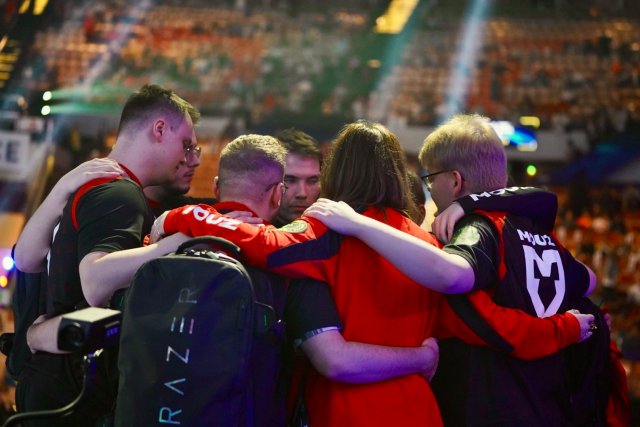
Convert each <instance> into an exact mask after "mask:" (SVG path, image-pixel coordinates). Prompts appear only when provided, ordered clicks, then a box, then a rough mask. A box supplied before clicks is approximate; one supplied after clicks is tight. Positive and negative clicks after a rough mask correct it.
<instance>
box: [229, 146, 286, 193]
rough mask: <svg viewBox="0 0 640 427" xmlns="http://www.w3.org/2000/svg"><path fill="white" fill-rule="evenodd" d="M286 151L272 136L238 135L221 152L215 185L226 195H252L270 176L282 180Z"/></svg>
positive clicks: (258, 190) (260, 189)
mask: <svg viewBox="0 0 640 427" xmlns="http://www.w3.org/2000/svg"><path fill="white" fill-rule="evenodd" d="M286 155H287V150H285V148H284V147H283V146H282V145H281V144H280V143H279V142H278V140H277V139H275V138H274V137H272V136H268V135H255V134H249V135H240V136H239V137H237V138H236V139H234V140H233V141H231V142H230V143H229V144H227V145H226V146H225V147H224V149H223V150H222V152H221V153H220V164H219V166H218V187H219V189H220V191H221V192H225V194H226V195H228V194H234V195H242V197H251V195H252V194H254V195H257V194H258V193H260V192H261V191H262V190H264V188H263V186H262V185H261V184H271V183H270V182H265V181H266V180H269V179H278V178H279V180H280V181H282V178H283V176H284V166H285V157H286Z"/></svg>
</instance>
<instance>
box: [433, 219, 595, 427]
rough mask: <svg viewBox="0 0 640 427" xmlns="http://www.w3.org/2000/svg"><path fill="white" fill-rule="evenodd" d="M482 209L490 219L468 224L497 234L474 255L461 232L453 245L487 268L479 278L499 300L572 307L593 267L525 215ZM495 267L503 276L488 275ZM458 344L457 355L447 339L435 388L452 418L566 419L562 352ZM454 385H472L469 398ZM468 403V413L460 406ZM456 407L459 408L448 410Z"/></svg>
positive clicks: (546, 311)
mask: <svg viewBox="0 0 640 427" xmlns="http://www.w3.org/2000/svg"><path fill="white" fill-rule="evenodd" d="M480 215H482V216H483V218H478V217H475V218H474V216H473V215H472V216H468V217H466V218H465V219H463V221H462V222H461V224H460V227H465V226H472V227H474V228H475V229H478V230H482V231H484V232H486V234H487V235H493V236H495V238H496V240H495V241H493V243H492V244H484V245H482V246H483V248H484V250H483V251H482V252H479V251H478V248H477V247H476V249H475V250H476V251H477V252H476V253H475V254H473V255H472V254H470V252H471V251H470V250H469V247H468V246H467V247H465V244H464V243H463V242H460V240H456V238H455V237H454V239H453V241H452V242H451V243H450V244H449V245H447V246H445V250H446V251H447V252H449V253H454V254H455V253H457V254H460V255H461V256H465V257H466V258H467V259H468V260H470V262H471V264H472V265H473V266H476V267H477V269H478V270H477V271H478V272H479V273H480V274H481V272H482V273H484V274H485V277H476V283H483V282H484V283H487V282H492V283H493V284H491V285H488V287H487V288H486V289H488V290H489V292H491V293H492V294H493V300H494V301H495V302H496V303H497V304H499V305H501V306H504V307H511V308H518V309H521V310H523V311H525V312H526V313H529V314H531V315H534V316H537V317H548V316H551V315H553V314H556V313H558V312H564V311H566V310H568V309H570V308H572V303H573V302H575V301H577V300H578V299H579V298H581V297H582V295H584V294H585V293H586V292H587V284H588V280H585V277H584V274H586V271H584V269H583V267H582V265H581V264H579V263H578V262H577V261H576V260H575V259H573V257H572V256H571V255H570V254H569V252H568V251H566V249H564V248H563V247H562V246H561V245H560V244H559V242H557V241H556V240H555V239H554V238H553V237H552V236H551V234H550V233H549V232H548V231H547V230H543V229H540V227H537V226H536V225H535V224H533V223H532V222H531V220H530V219H527V218H523V217H517V216H512V215H506V214H502V213H495V212H494V213H486V216H485V214H484V213H482V214H480ZM487 220H489V221H490V223H489V222H488V221H487ZM492 224H493V225H492ZM492 227H495V228H493V230H492V229H491V228H492ZM481 233H482V232H481ZM456 241H458V242H459V244H456ZM487 248H492V249H491V251H489V250H487ZM474 255H475V256H474ZM487 257H489V258H490V259H492V260H493V268H489V269H486V268H484V269H483V268H482V267H479V264H480V263H481V262H486V259H487ZM480 259H482V260H483V261H480ZM493 271H495V272H498V275H499V277H497V278H495V279H497V280H495V281H494V280H493V279H491V278H489V277H488V276H489V275H491V272H493ZM565 284H567V286H565ZM569 284H572V285H573V286H569ZM514 326H516V327H517V325H514ZM453 351H454V353H457V355H456V357H455V358H454V357H449V350H448V347H447V345H443V348H442V356H441V357H442V358H441V365H440V368H441V371H440V372H439V373H438V375H439V376H440V378H438V381H437V384H440V383H441V384H442V386H441V387H436V388H435V391H436V394H437V395H438V401H439V402H442V406H443V411H444V412H443V414H444V419H445V420H449V419H452V420H453V419H457V420H459V419H460V416H464V418H465V424H464V425H479V426H480V425H488V424H492V423H498V424H497V425H501V424H499V423H506V424H504V425H519V426H540V425H545V426H562V425H565V423H566V420H567V416H568V414H567V410H568V406H569V398H570V397H569V388H568V384H567V381H566V373H565V362H564V355H563V353H562V352H560V353H556V354H553V355H550V356H547V357H544V358H541V359H538V360H534V361H523V360H520V359H516V358H513V357H511V356H509V355H506V354H503V353H498V352H495V351H491V350H489V349H487V348H481V347H476V346H466V348H465V345H462V347H461V346H460V345H456V347H455V348H454V350H453ZM460 352H462V353H463V355H461V354H460ZM464 355H466V363H468V369H467V370H466V372H465V375H461V372H463V371H465V370H462V369H461V367H460V366H459V364H460V363H464V361H465V356H464ZM461 357H462V359H461ZM454 360H455V363H456V365H455V366H453V363H454V362H453V361H454ZM443 378H444V380H443ZM456 380H457V381H459V382H457V383H456V382H455V381H456ZM460 381H461V382H466V383H460ZM447 389H455V390H467V393H466V395H465V396H464V398H465V399H466V402H461V401H459V400H457V401H451V399H459V398H460V395H459V394H458V395H451V394H449V393H450V390H447ZM469 390H473V393H471V392H469ZM447 399H449V401H447ZM461 406H463V407H465V411H464V412H460V407H461ZM451 409H452V410H453V411H456V409H457V413H455V412H448V411H449V410H451Z"/></svg>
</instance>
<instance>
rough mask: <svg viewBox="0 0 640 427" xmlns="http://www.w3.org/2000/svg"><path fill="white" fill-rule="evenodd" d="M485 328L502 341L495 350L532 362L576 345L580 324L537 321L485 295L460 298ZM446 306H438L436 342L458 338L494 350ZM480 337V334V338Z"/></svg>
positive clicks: (568, 318)
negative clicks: (482, 321)
mask: <svg viewBox="0 0 640 427" xmlns="http://www.w3.org/2000/svg"><path fill="white" fill-rule="evenodd" d="M464 298H466V299H467V300H468V301H469V302H470V303H471V306H472V307H473V309H475V311H476V312H477V313H478V314H479V315H480V317H482V319H483V320H484V321H485V322H486V324H487V325H488V326H489V327H490V328H491V329H492V330H493V331H494V332H495V333H497V335H498V338H499V339H502V340H504V343H505V346H500V348H498V349H499V350H504V351H507V352H508V353H509V354H510V355H512V356H514V357H517V358H520V359H524V360H532V359H537V358H540V357H544V356H548V355H550V354H553V353H556V352H558V351H559V350H561V349H563V348H565V347H567V346H569V345H571V344H573V343H576V342H578V341H579V339H580V324H579V322H578V320H577V319H576V318H575V316H573V315H571V314H556V315H554V316H551V317H546V318H538V317H535V316H532V315H529V314H527V313H525V312H524V311H522V310H519V309H512V308H506V307H502V306H499V305H497V304H496V303H494V302H493V301H492V300H491V297H490V296H489V294H488V293H487V292H486V291H482V290H479V291H474V292H471V293H469V294H466V295H464ZM472 328H474V326H473V325H472V326H470V325H468V324H467V323H465V322H464V321H463V320H462V319H461V318H460V317H459V316H458V315H457V314H456V312H455V311H454V309H453V308H452V307H451V305H450V304H449V303H448V302H447V303H445V304H444V305H443V306H442V309H441V315H440V317H439V324H438V329H437V332H438V336H439V338H450V337H455V338H459V339H461V340H462V341H464V342H466V343H467V344H474V345H484V346H490V347H496V346H495V345H492V344H493V342H492V343H489V342H487V341H485V340H484V339H482V338H480V336H479V334H476V333H475V332H473V331H472ZM480 335H482V334H480Z"/></svg>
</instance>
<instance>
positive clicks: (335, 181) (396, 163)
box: [321, 120, 416, 216]
mask: <svg viewBox="0 0 640 427" xmlns="http://www.w3.org/2000/svg"><path fill="white" fill-rule="evenodd" d="M321 183H322V185H321V188H322V195H323V197H327V198H329V199H333V200H337V201H344V202H346V203H348V204H349V205H351V206H352V207H353V208H354V209H356V210H364V209H366V208H367V207H369V206H374V207H376V208H379V209H382V208H393V209H396V210H399V211H401V212H403V213H405V214H406V215H410V216H412V215H413V214H414V211H415V209H416V207H415V203H414V201H413V197H412V196H411V191H410V190H409V177H408V174H407V164H406V159H405V155H404V151H403V150H402V147H401V146H400V141H398V138H397V137H396V136H395V135H394V134H393V133H392V132H391V131H389V129H387V128H386V127H384V126H382V125H381V124H378V123H371V122H367V121H364V120H359V121H357V122H355V123H351V124H348V125H346V126H344V127H343V128H342V130H341V131H340V133H339V134H338V136H337V137H336V139H335V141H334V142H333V146H332V149H331V152H330V154H329V157H328V159H327V161H326V164H325V167H324V169H323V171H322V182H321Z"/></svg>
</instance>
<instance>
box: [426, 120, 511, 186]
mask: <svg viewBox="0 0 640 427" xmlns="http://www.w3.org/2000/svg"><path fill="white" fill-rule="evenodd" d="M418 157H419V159H420V163H421V164H422V166H424V167H426V168H427V169H429V172H431V173H433V172H437V170H434V169H441V170H457V171H458V172H460V174H461V175H462V177H463V178H464V180H465V185H466V186H467V190H468V191H469V192H479V191H480V192H481V191H490V190H496V189H498V188H502V187H504V186H506V184H507V156H506V154H505V151H504V145H503V144H502V140H501V139H500V137H498V135H497V134H496V132H495V130H493V128H492V127H491V125H490V123H489V119H488V118H486V117H483V116H480V115H477V114H460V115H456V116H453V117H452V118H451V119H449V120H448V121H447V122H446V123H444V124H442V125H440V126H438V127H437V128H436V130H434V131H433V132H432V133H431V134H429V135H428V136H427V137H426V138H425V140H424V143H423V145H422V148H421V149H420V154H419V155H418Z"/></svg>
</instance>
